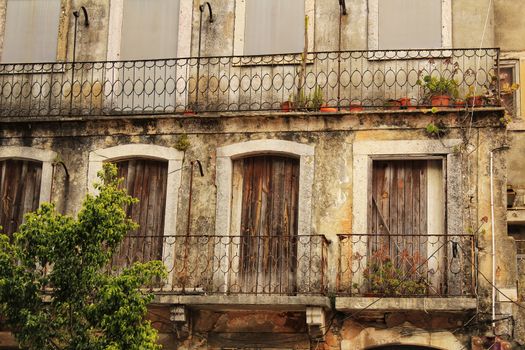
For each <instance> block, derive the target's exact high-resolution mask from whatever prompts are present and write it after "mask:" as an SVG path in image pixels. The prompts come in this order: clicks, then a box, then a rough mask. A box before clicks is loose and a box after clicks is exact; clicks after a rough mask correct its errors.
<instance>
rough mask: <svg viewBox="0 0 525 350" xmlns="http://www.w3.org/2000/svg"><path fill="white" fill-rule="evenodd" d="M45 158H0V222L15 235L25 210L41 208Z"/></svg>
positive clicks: (26, 211) (5, 229)
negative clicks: (39, 205) (39, 159)
mask: <svg viewBox="0 0 525 350" xmlns="http://www.w3.org/2000/svg"><path fill="white" fill-rule="evenodd" d="M41 181H42V162H38V161H31V160H26V159H5V160H0V226H2V228H3V229H2V232H3V233H5V234H7V235H8V236H11V235H12V234H13V233H14V232H16V230H17V229H18V227H19V226H20V224H21V223H22V221H23V218H24V214H25V213H28V212H30V211H34V210H36V209H37V208H38V204H39V201H40V185H41Z"/></svg>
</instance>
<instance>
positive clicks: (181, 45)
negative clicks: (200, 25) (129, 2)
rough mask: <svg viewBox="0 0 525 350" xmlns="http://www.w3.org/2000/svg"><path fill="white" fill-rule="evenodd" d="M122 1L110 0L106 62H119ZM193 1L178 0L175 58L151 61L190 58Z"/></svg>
mask: <svg viewBox="0 0 525 350" xmlns="http://www.w3.org/2000/svg"><path fill="white" fill-rule="evenodd" d="M124 1H125V0H111V1H110V4H109V28H108V32H109V33H108V44H107V45H108V47H107V60H108V61H119V60H121V58H120V49H121V44H122V25H123V16H124ZM192 14H193V1H192V0H180V4H179V31H178V37H177V57H151V60H154V59H158V58H162V59H169V58H183V57H190V56H191V35H192V28H193V25H192Z"/></svg>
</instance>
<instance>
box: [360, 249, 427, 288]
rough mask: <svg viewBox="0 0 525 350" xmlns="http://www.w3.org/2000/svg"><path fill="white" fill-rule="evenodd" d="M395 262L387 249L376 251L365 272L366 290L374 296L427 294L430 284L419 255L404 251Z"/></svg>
mask: <svg viewBox="0 0 525 350" xmlns="http://www.w3.org/2000/svg"><path fill="white" fill-rule="evenodd" d="M396 260H397V261H395V260H394V259H393V258H391V257H390V255H389V253H388V252H387V251H386V249H380V250H378V251H376V252H375V253H374V254H373V255H372V256H371V257H370V258H369V261H368V264H367V267H366V268H365V270H364V272H363V277H364V278H365V286H364V287H365V290H367V291H368V292H369V293H371V294H374V295H386V296H400V295H424V294H427V290H428V286H429V282H428V279H427V278H426V276H425V275H424V274H422V273H421V272H422V270H421V269H422V268H423V266H421V265H422V263H423V262H424V259H422V257H421V255H419V253H415V254H410V253H409V252H408V251H407V250H404V251H402V252H401V253H400V254H399V256H398V259H396Z"/></svg>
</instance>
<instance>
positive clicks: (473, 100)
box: [465, 86, 485, 107]
mask: <svg viewBox="0 0 525 350" xmlns="http://www.w3.org/2000/svg"><path fill="white" fill-rule="evenodd" d="M465 101H466V103H467V107H481V106H483V105H484V104H485V103H484V96H483V94H481V95H476V91H475V88H474V86H469V88H468V93H467V96H466V97H465Z"/></svg>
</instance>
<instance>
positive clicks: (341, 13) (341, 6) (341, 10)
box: [337, 0, 348, 110]
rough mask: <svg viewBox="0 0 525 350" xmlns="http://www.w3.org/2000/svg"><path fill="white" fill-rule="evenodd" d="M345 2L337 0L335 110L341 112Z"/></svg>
mask: <svg viewBox="0 0 525 350" xmlns="http://www.w3.org/2000/svg"><path fill="white" fill-rule="evenodd" d="M347 14H348V12H346V0H339V38H338V51H339V52H338V54H337V110H341V82H340V79H341V46H342V45H341V41H342V39H341V31H342V26H343V23H342V22H343V16H346V15H347Z"/></svg>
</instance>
